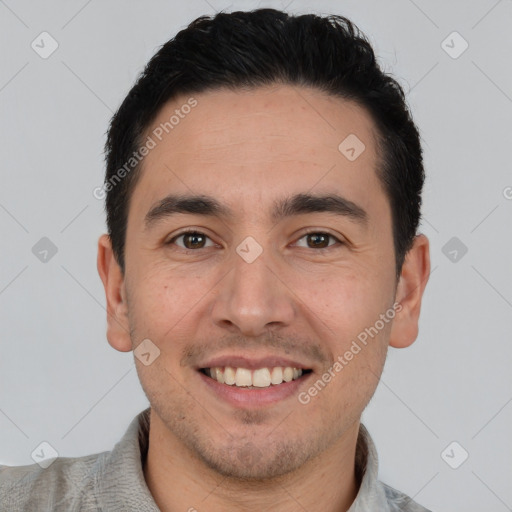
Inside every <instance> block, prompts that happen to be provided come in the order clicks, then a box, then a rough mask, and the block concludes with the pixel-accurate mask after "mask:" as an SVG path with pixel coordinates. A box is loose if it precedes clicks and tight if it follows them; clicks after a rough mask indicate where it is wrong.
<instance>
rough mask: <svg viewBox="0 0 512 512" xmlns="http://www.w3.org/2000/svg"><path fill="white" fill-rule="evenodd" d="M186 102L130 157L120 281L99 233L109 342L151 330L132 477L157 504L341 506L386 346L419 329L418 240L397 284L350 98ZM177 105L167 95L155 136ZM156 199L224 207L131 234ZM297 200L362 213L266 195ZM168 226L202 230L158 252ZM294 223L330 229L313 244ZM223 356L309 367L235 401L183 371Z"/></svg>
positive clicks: (387, 221) (350, 489) (425, 266)
mask: <svg viewBox="0 0 512 512" xmlns="http://www.w3.org/2000/svg"><path fill="white" fill-rule="evenodd" d="M194 97H195V98H196V100H197V102H198V104H197V106H196V107H195V108H194V109H193V110H192V111H191V112H190V113H189V114H188V115H187V116H186V117H185V118H184V119H182V120H180V123H179V125H177V126H175V127H174V129H173V130H172V132H170V133H169V134H168V135H166V136H165V137H164V138H163V140H162V141H161V142H159V143H158V144H157V146H156V147H155V148H154V149H152V150H151V152H150V153H149V154H148V155H147V156H146V157H145V159H144V162H143V169H142V175H141V179H140V181H139V182H138V183H137V185H136V187H135V190H134V193H133V196H132V199H131V202H130V208H129V215H128V225H127V236H126V248H125V261H126V269H125V275H124V276H123V274H122V272H121V270H120V268H119V266H118V264H117V262H116V260H115V258H114V256H113V254H112V250H111V244H110V240H109V238H108V236H107V235H103V236H102V237H101V238H100V239H99V242H98V271H99V273H100V276H101V278H102V281H103V283H104V286H105V291H106V297H107V313H108V330H107V337H108V341H109V343H110V344H111V345H112V346H113V347H114V348H115V349H117V350H120V351H129V350H132V349H134V348H135V347H137V346H138V345H139V343H141V341H142V340H144V339H146V338H149V339H150V340H151V341H152V342H153V343H154V344H155V345H156V346H157V347H158V348H159V350H160V356H159V357H157V358H156V359H155V360H154V362H153V363H152V364H150V365H148V366H145V365H143V364H142V363H141V362H140V361H139V360H138V359H135V362H136V365H137V371H138V374H139V378H140V380H141V384H142V387H143V389H144V391H145V393H146V395H147V397H148V400H149V402H150V405H151V428H150V444H149V451H148V459H147V463H146V466H145V468H144V472H145V477H146V481H147V483H148V486H149V488H150V490H151V492H152V494H153V496H154V497H155V501H156V502H157V504H158V506H159V507H160V509H161V510H163V511H175V510H176V511H178V510H188V509H189V508H190V507H195V508H196V509H197V510H203V509H204V510H209V511H217V510H219V511H221V510H222V511H231V510H233V511H234V510H258V511H261V510H267V509H268V510H273V511H288V510H297V509H300V507H301V506H302V507H304V509H306V510H322V511H340V510H347V509H348V508H349V506H350V504H351V503H352V502H353V500H354V499H355V497H356V494H357V491H358V481H357V479H356V477H355V474H354V457H355V444H356V439H357V433H358V429H359V422H360V417H361V413H362V411H363V409H364V408H365V407H366V405H367V404H368V402H369V400H370V398H371V397H372V395H373V393H374V391H375V388H376V386H377V384H378V379H379V377H380V375H381V372H382V369H383V365H384V362H385V359H386V353H387V349H388V346H389V345H391V346H393V347H398V348H401V347H406V346H408V345H410V344H411V343H412V342H413V341H414V340H415V339H416V337H417V332H418V316H419V312H420V305H421V297H422V294H423V291H424V288H425V285H426V282H427V279H428V274H429V270H430V264H429V251H428V240H427V239H426V238H425V237H424V236H423V235H419V236H417V237H416V239H415V242H414V245H413V247H412V249H411V250H410V251H409V253H408V254H407V257H406V260H405V263H404V266H403V269H402V274H401V276H400V278H399V280H398V281H397V279H396V274H395V254H394V247H393V237H392V223H391V210H390V205H389V201H388V198H387V196H386V194H385V192H384V190H383V188H382V186H381V183H380V181H379V179H378V177H377V174H376V169H377V166H378V161H379V159H378V155H377V153H376V151H377V150H376V144H375V133H374V129H375V128H374V123H373V121H372V119H371V118H370V116H369V115H368V114H367V113H366V111H365V110H363V109H362V108H361V107H359V106H356V105H355V104H353V103H351V102H348V101H345V100H341V99H339V98H334V97H331V96H327V95H325V94H323V93H321V92H319V91H317V90H314V89H308V88H298V87H291V86H286V85H276V86H272V87H264V88H256V89H253V90H250V91H247V90H245V91H237V92H233V91H227V90H218V91H211V92H207V93H202V94H198V95H195V96H194ZM186 101H187V98H179V99H175V100H174V101H172V102H169V103H168V104H167V105H165V106H164V107H163V108H162V109H161V111H160V113H159V115H158V117H157V119H156V120H155V122H154V123H153V125H152V128H153V127H156V126H158V125H159V124H160V123H161V122H164V121H166V120H168V119H169V117H170V116H171V115H172V114H173V112H174V110H175V109H176V108H178V107H179V106H180V105H182V104H183V103H184V102H186ZM148 133H150V131H148ZM349 134H356V135H357V137H358V138H359V139H360V140H361V141H363V143H364V144H365V147H366V149H365V150H364V151H363V153H362V154H361V155H360V156H359V157H358V158H357V159H356V160H354V161H349V160H348V159H347V158H346V157H345V156H344V155H343V154H342V153H341V152H340V151H339V150H338V146H339V144H340V143H341V141H343V140H344V139H345V138H346V137H347V136H348V135H349ZM169 193H183V194H205V195H210V196H214V197H215V198H216V199H217V200H218V201H219V202H221V203H225V204H226V205H227V206H229V207H230V208H231V209H232V210H233V211H234V212H235V216H234V217H233V218H232V219H227V218H226V219H224V218H214V217H206V216H201V215H197V214H179V215H175V216H172V217H169V218H165V219H161V220H160V221H159V222H157V223H155V224H154V225H153V226H152V227H151V228H150V229H146V228H145V224H144V218H145V216H146V214H147V212H148V211H149V210H150V209H151V208H152V207H153V206H154V205H155V204H156V203H158V201H159V200H161V199H162V198H164V197H165V196H166V195H167V194H169ZM295 193H311V194H329V193H337V194H339V195H342V196H343V197H344V198H346V199H348V200H350V201H352V202H353V203H356V204H357V205H358V206H360V207H361V208H362V209H364V210H365V211H366V214H367V220H366V222H365V223H361V222H357V221H355V220H354V219H351V218H349V217H346V216H339V215H334V214H332V213H328V212H314V213H305V214H300V215H295V216H291V217H288V218H284V219H281V220H279V221H278V222H275V221H273V220H272V219H271V217H270V212H271V208H272V205H273V202H274V201H275V200H277V199H280V198H282V197H284V196H288V195H291V194H295ZM183 228H193V229H194V230H197V231H198V232H200V233H204V235H206V236H207V238H205V239H200V240H199V242H197V241H196V242H194V241H193V240H191V239H190V237H189V238H188V240H187V237H186V236H185V237H180V238H177V239H174V241H173V242H171V243H168V244H167V245H166V242H170V241H171V240H172V239H173V238H174V237H175V236H177V235H179V234H180V230H183ZM307 230H311V231H312V232H314V233H327V234H329V235H332V237H334V238H332V237H331V238H328V239H327V240H326V242H325V244H322V243H321V242H320V246H321V247H326V246H327V245H328V247H327V248H325V249H324V250H323V251H321V250H320V249H319V248H318V245H319V242H318V241H317V240H316V239H315V237H314V235H313V236H306V235H307V233H306V231H307ZM248 236H251V237H253V238H254V239H255V240H256V241H257V242H258V244H259V245H260V246H261V248H262V249H263V252H262V254H261V255H260V256H259V257H258V258H256V260H255V261H253V262H252V263H248V262H246V261H245V260H244V259H243V258H242V257H240V256H239V254H237V252H236V248H237V246H238V245H239V244H240V243H241V242H242V241H243V240H244V239H245V238H246V237H248ZM338 240H339V241H338ZM187 243H188V247H192V249H188V250H186V249H185V247H186V245H185V244H187ZM194 244H195V245H194ZM196 247H197V248H196ZM395 302H399V303H400V308H399V309H400V311H399V312H397V313H396V316H395V318H394V320H393V321H390V322H388V323H386V324H385V326H384V328H383V329H381V330H380V331H379V333H378V335H377V336H375V337H374V338H372V339H371V340H370V341H369V343H368V344H367V346H365V347H364V348H363V349H362V350H361V351H360V352H359V353H358V354H357V355H355V356H354V358H353V359H352V360H351V361H350V362H349V363H348V364H347V365H346V366H344V367H343V369H342V371H339V372H338V373H336V377H335V378H333V379H332V380H331V382H329V383H328V385H326V386H325V388H323V389H322V390H321V391H320V392H319V393H318V394H317V395H316V396H314V397H312V398H311V400H310V402H309V403H308V404H307V405H303V404H301V403H300V401H299V400H298V394H299V392H303V391H305V390H306V391H307V389H308V388H309V387H310V386H311V385H312V384H313V383H314V382H315V381H316V380H317V379H318V378H319V377H320V376H321V375H322V374H323V373H324V372H325V371H327V370H328V369H329V368H331V367H332V365H333V363H334V362H335V361H336V359H337V358H338V356H343V354H344V353H345V352H346V351H347V350H349V348H350V346H351V343H352V342H353V341H354V340H355V339H356V338H357V336H358V334H360V333H361V332H363V331H364V330H365V328H369V327H370V326H374V325H375V323H376V321H377V320H378V319H379V318H380V316H379V315H381V314H384V313H386V311H389V310H390V308H391V309H392V308H393V304H394V303H395ZM224 355H236V356H243V357H249V358H259V357H267V356H276V357H280V356H282V357H290V358H292V359H295V360H298V361H300V362H301V363H303V364H304V365H305V366H306V367H308V368H310V369H311V370H312V374H310V375H309V377H308V378H307V379H304V381H303V382H302V383H301V384H300V386H299V388H298V390H297V392H296V393H294V394H293V395H292V396H288V397H286V398H284V399H282V400H279V401H278V402H277V403H273V404H267V405H258V404H249V405H243V406H242V405H241V406H239V407H236V406H234V405H233V404H232V403H229V402H227V401H225V400H224V399H223V398H221V397H220V396H219V395H218V394H217V393H215V392H214V391H212V390H211V389H210V387H209V386H207V385H205V383H204V378H203V377H202V376H201V375H200V374H199V373H198V371H197V368H196V365H197V364H199V363H200V362H201V361H205V360H207V359H208V358H212V357H216V356H224ZM299 504H300V505H299Z"/></svg>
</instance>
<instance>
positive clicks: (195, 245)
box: [168, 231, 209, 250]
mask: <svg viewBox="0 0 512 512" xmlns="http://www.w3.org/2000/svg"><path fill="white" fill-rule="evenodd" d="M180 238H182V239H183V245H181V244H176V245H178V247H182V248H183V249H190V250H194V249H203V248H204V247H205V244H206V241H207V240H209V237H207V236H206V235H205V234H204V233H201V232H200V231H186V232H184V233H180V234H179V235H177V236H175V237H174V238H172V239H171V240H169V242H168V244H172V243H175V241H176V240H179V239H180Z"/></svg>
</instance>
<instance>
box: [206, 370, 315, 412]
mask: <svg viewBox="0 0 512 512" xmlns="http://www.w3.org/2000/svg"><path fill="white" fill-rule="evenodd" d="M197 373H198V374H199V377H200V378H201V379H202V380H203V382H204V383H205V384H206V385H207V386H208V387H209V388H210V389H211V390H212V391H213V392H214V393H215V394H216V395H217V396H218V397H220V398H221V399H223V400H225V401H226V402H228V403H230V404H232V405H234V406H237V407H244V406H245V407H258V406H262V405H271V404H275V403H277V402H280V401H281V400H284V399H286V398H289V397H291V396H294V395H295V396H297V395H298V389H299V387H300V386H302V385H303V384H304V382H305V381H306V380H307V379H308V378H309V377H310V375H312V373H307V374H306V375H303V376H301V377H299V378H298V379H296V380H292V381H290V382H283V383H282V384H278V385H275V386H274V385H271V386H269V387H268V388H259V389H257V388H256V389H255V388H243V387H238V386H234V385H233V386H229V385H227V384H221V383H220V382H218V381H216V380H214V379H212V378H211V377H208V376H206V375H205V374H204V373H202V372H197Z"/></svg>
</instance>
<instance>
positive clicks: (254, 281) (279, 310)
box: [212, 251, 296, 337]
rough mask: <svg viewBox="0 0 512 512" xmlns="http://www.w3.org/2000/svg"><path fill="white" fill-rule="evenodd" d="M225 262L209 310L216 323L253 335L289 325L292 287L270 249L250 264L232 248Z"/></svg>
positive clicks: (293, 311) (292, 305)
mask: <svg viewBox="0 0 512 512" xmlns="http://www.w3.org/2000/svg"><path fill="white" fill-rule="evenodd" d="M228 264H229V265H230V268H231V270H230V271H229V272H228V273H227V275H225V277H224V278H223V279H222V280H221V281H220V283H219V284H218V294H217V296H216V298H215V303H214V306H213V309H212V316H213V321H214V322H215V324H216V325H218V326H220V327H223V328H224V329H225V328H229V329H231V330H232V331H235V330H236V331H238V334H242V335H244V336H254V337H257V336H261V335H262V334H264V333H265V332H266V331H267V330H268V329H269V328H274V329H275V328H279V327H285V326H289V325H291V323H292V321H293V318H294V315H295V314H296V308H295V307H294V301H293V298H294V294H293V292H292V287H291V286H290V284H289V283H287V282H286V276H284V275H283V274H282V273H281V274H280V273H279V269H278V265H276V264H272V261H271V255H270V253H269V252H267V251H263V253H262V254H260V255H259V256H258V257H257V258H256V259H255V260H254V261H252V262H251V263H249V262H248V261H246V260H244V258H242V257H241V256H239V254H238V253H236V252H235V251H234V252H233V255H232V258H231V259H230V262H229V263H228Z"/></svg>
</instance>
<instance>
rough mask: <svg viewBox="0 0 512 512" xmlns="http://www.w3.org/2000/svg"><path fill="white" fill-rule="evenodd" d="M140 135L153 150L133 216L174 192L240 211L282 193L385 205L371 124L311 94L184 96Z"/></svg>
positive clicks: (265, 91) (288, 90)
mask: <svg viewBox="0 0 512 512" xmlns="http://www.w3.org/2000/svg"><path fill="white" fill-rule="evenodd" d="M189 105H194V106H193V107H192V108H190V107H189ZM146 137H150V138H151V139H152V140H153V142H154V147H153V148H152V149H151V150H150V151H149V153H148V154H147V155H146V156H145V157H144V160H143V162H142V169H141V177H140V179H139V182H138V184H137V186H136V187H135V191H134V193H133V197H132V201H131V203H132V207H131V209H130V210H132V208H133V210H135V213H136V214H137V217H138V218H140V217H141V216H143V215H144V214H145V213H146V212H147V210H148V209H149V208H150V207H151V205H153V204H154V203H155V202H157V201H158V200H160V199H162V198H163V197H165V196H166V195H167V194H170V193H176V192H178V193H187V194H191V195H198V194H205V195H210V196H212V195H215V196H216V197H218V198H219V201H221V202H223V203H225V204H227V205H232V209H233V210H235V211H240V212H241V211H245V210H247V209H254V208H258V207H261V206H262V205H263V203H266V202H267V201H268V202H269V204H270V202H272V200H273V199H274V198H275V197H276V196H282V192H286V193H288V194H292V193H306V192H319V193H328V192H336V193H338V194H340V195H343V196H344V197H347V198H348V199H350V200H353V201H355V202H358V203H359V204H361V205H363V206H364V205H367V206H371V205H370V203H372V202H375V201H377V202H379V201H380V202H383V201H384V202H386V199H385V196H384V192H383V190H382V188H381V184H380V181H379V180H378V178H377V174H376V169H377V166H378V161H379V158H378V154H377V148H376V135H375V126H374V123H373V121H372V119H371V117H370V116H369V114H368V113H367V112H366V111H365V110H364V109H363V108H361V107H360V106H358V105H356V104H355V103H353V102H350V101H347V100H344V99H341V98H337V97H333V96H330V95H327V94H325V93H322V92H320V91H317V90H315V89H310V88H304V87H297V86H287V85H276V86H272V87H260V88H255V89H252V90H237V91H232V90H225V89H221V90H215V91H208V92H206V93H200V94H197V95H193V98H191V97H189V96H181V97H180V98H176V99H174V100H173V101H170V102H168V103H167V104H165V105H164V106H163V107H162V108H161V110H160V111H159V113H158V115H157V117H156V119H155V120H154V121H153V123H152V124H151V126H150V127H149V128H148V130H147V132H146V134H145V138H146Z"/></svg>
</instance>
